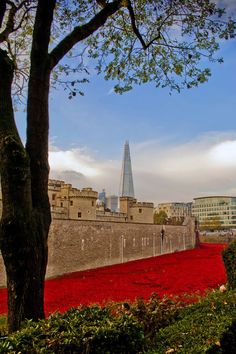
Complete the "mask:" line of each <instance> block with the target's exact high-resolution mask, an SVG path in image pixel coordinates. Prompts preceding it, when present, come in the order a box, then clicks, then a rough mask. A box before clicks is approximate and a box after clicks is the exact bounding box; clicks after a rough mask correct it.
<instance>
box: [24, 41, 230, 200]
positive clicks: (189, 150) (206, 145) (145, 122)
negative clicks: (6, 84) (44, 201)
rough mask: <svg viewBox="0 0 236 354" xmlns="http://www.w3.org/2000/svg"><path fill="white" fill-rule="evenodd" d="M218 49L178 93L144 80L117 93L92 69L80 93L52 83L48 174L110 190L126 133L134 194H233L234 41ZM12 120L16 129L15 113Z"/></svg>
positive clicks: (149, 196) (169, 196)
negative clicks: (196, 81) (199, 76)
mask: <svg viewBox="0 0 236 354" xmlns="http://www.w3.org/2000/svg"><path fill="white" fill-rule="evenodd" d="M219 55H220V56H223V57H224V63H223V64H210V63H207V66H209V67H210V68H211V70H212V77H211V78H210V80H209V82H208V83H205V84H203V85H200V86H199V87H198V88H194V89H191V90H184V91H182V92H181V93H180V94H178V93H174V92H173V93H172V94H171V95H170V94H169V90H168V89H156V88H155V87H154V85H151V84H148V85H144V86H140V87H136V88H134V89H133V90H132V91H131V92H129V93H126V94H124V95H121V96H120V95H117V94H114V93H113V92H112V82H107V81H104V79H103V78H102V76H99V77H97V76H95V75H94V76H93V77H91V82H90V83H89V84H87V85H86V86H85V87H84V88H83V89H84V92H85V96H84V97H75V98H74V99H72V100H69V99H68V98H67V94H66V93H64V92H63V91H62V90H57V91H53V92H52V94H51V98H50V117H51V118H50V119H51V120H50V145H51V146H50V151H51V152H50V164H51V177H53V178H61V179H64V180H66V181H67V182H71V183H72V184H73V185H75V186H77V187H79V188H82V187H86V186H91V187H93V188H94V189H95V190H98V191H100V190H101V189H102V188H105V189H106V191H107V193H108V194H117V193H118V189H119V179H120V169H121V159H122V154H123V145H124V142H125V140H129V142H130V149H131V159H132V165H133V178H134V188H135V194H136V197H137V198H138V199H139V200H143V201H145V200H147V201H153V202H154V203H155V204H157V203H158V202H164V201H191V200H192V198H194V197H198V196H201V195H214V194H218V195H219V194H220V195H222V194H223V195H235V196H236V177H235V176H236V90H235V87H236V70H235V63H236V41H235V40H231V41H227V42H224V43H222V46H221V51H220V53H219ZM17 122H18V126H19V129H20V131H21V134H22V136H24V129H25V124H24V118H23V115H22V114H21V113H18V119H17Z"/></svg>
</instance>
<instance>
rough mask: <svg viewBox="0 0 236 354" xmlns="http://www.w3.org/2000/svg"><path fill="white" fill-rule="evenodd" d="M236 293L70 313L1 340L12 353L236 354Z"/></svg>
mask: <svg viewBox="0 0 236 354" xmlns="http://www.w3.org/2000/svg"><path fill="white" fill-rule="evenodd" d="M235 348H236V291H234V290H231V291H226V292H225V293H221V292H219V291H213V292H211V293H209V295H208V296H206V297H205V298H200V299H199V302H198V303H196V304H193V305H189V306H185V307H184V304H183V303H180V302H173V301H171V300H169V299H167V298H164V299H162V300H161V299H159V298H158V297H157V296H156V295H153V296H152V297H151V298H150V299H149V301H147V302H146V301H144V300H142V299H138V300H137V301H136V302H135V303H133V304H130V303H111V304H108V305H107V306H106V307H103V308H101V307H99V306H91V307H84V306H82V307H79V308H77V309H74V308H72V309H70V310H69V311H67V312H66V313H64V314H55V315H53V316H51V317H50V318H49V319H48V320H41V321H39V322H37V323H34V322H31V321H28V322H27V323H25V324H24V326H23V328H22V330H21V331H19V332H16V333H15V334H13V335H11V336H9V337H8V338H7V339H5V340H0V353H1V354H2V353H8V354H13V353H14V354H16V353H21V354H34V353H35V354H36V353H41V354H42V353H44V354H52V353H53V354H63V353H68V354H70V353H79V354H85V353H86V354H118V353H119V354H140V353H146V354H147V353H148V354H171V353H185V354H203V353H207V354H235V353H236V351H235Z"/></svg>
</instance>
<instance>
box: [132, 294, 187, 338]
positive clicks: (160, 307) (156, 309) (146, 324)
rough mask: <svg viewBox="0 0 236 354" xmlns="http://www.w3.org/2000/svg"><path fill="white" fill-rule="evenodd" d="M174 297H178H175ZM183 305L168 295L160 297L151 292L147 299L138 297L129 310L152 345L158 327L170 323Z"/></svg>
mask: <svg viewBox="0 0 236 354" xmlns="http://www.w3.org/2000/svg"><path fill="white" fill-rule="evenodd" d="M176 299H178V298H177V297H176ZM183 305H184V304H183V303H181V302H180V301H177V300H176V301H173V300H171V299H170V298H168V297H164V298H162V299H161V298H160V297H159V296H158V295H157V294H156V293H153V294H152V296H151V297H150V299H149V300H148V301H145V300H144V299H142V298H138V299H137V300H136V302H135V303H134V304H132V305H131V306H130V309H129V311H130V312H131V313H132V314H133V315H134V317H135V318H136V319H137V320H138V321H139V322H140V323H142V325H143V329H144V334H145V336H146V339H147V340H148V341H149V342H150V343H149V344H150V345H152V341H153V339H154V338H155V336H156V333H157V332H158V331H159V329H160V328H164V327H166V326H168V325H169V324H170V323H172V322H173V321H174V320H175V318H176V317H177V315H178V313H179V309H180V308H181V307H183Z"/></svg>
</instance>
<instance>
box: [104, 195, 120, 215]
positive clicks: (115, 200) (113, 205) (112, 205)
mask: <svg viewBox="0 0 236 354" xmlns="http://www.w3.org/2000/svg"><path fill="white" fill-rule="evenodd" d="M105 207H106V209H109V210H110V211H113V212H118V208H119V197H118V196H117V195H108V196H107V197H106V201H105Z"/></svg>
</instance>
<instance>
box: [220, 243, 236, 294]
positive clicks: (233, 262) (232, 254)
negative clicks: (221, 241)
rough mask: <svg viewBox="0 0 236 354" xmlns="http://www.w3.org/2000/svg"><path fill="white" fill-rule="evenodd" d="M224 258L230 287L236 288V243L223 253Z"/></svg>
mask: <svg viewBox="0 0 236 354" xmlns="http://www.w3.org/2000/svg"><path fill="white" fill-rule="evenodd" d="M222 258H223V262H224V265H225V270H226V273H227V281H228V287H229V288H230V289H235V288H236V241H234V242H232V243H231V244H230V245H229V246H228V247H227V248H226V249H225V250H223V251H222Z"/></svg>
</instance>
